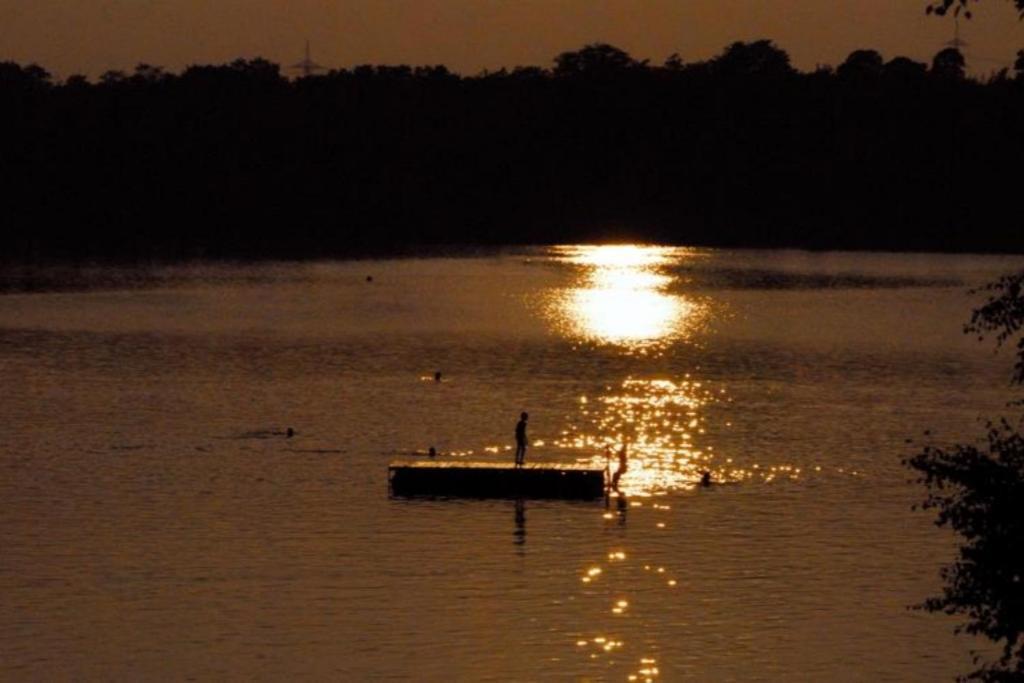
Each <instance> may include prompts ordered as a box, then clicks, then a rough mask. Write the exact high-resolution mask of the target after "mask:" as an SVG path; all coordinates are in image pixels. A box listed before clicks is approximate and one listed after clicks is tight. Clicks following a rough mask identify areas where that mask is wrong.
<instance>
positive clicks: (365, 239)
mask: <svg viewBox="0 0 1024 683" xmlns="http://www.w3.org/2000/svg"><path fill="white" fill-rule="evenodd" d="M1021 159H1024V55H1022V57H1021V59H1019V60H1018V64H1017V69H1016V70H1015V72H1013V73H1007V72H1003V73H1000V74H997V75H995V76H993V77H991V78H989V79H987V80H986V81H984V82H981V81H978V80H974V79H971V78H968V77H966V76H965V73H964V60H963V57H962V56H961V55H960V53H959V52H957V51H956V50H954V49H947V50H943V51H942V52H940V53H939V54H938V55H936V57H935V59H934V60H933V62H932V64H930V65H929V64H923V63H918V62H914V61H912V60H909V59H906V58H896V59H893V60H891V61H888V62H885V61H884V60H883V59H882V57H881V56H880V55H879V54H878V53H876V52H874V51H871V50H862V51H857V52H854V53H853V54H851V55H850V57H849V58H848V59H847V60H846V61H845V62H844V63H843V64H842V65H841V66H839V67H838V68H837V69H835V70H832V69H819V70H817V71H814V72H813V73H801V72H798V71H796V70H794V69H793V68H792V67H791V65H790V62H789V58H788V56H787V55H786V53H785V52H783V51H782V50H780V49H778V48H777V47H775V46H774V45H773V44H772V43H770V42H768V41H758V42H753V43H736V44H734V45H732V46H730V47H728V48H727V49H726V50H725V51H724V52H723V53H722V54H721V55H719V56H718V57H716V58H715V59H712V60H709V61H706V62H698V63H684V62H683V61H682V60H680V59H679V58H678V57H677V56H673V57H670V58H669V59H668V61H666V63H665V64H664V65H661V66H653V65H650V64H648V63H646V62H637V61H635V60H633V59H632V58H631V57H630V56H629V55H628V54H626V53H624V52H622V51H620V50H618V49H616V48H614V47H611V46H607V45H591V46H587V47H585V48H583V49H581V50H579V51H576V52H569V53H565V54H562V55H560V56H559V57H557V58H556V60H555V63H554V66H553V68H551V69H538V68H518V69H515V70H512V71H506V70H502V71H499V72H496V73H484V74H480V75H478V76H474V77H462V76H459V75H456V74H453V73H451V72H449V71H448V70H447V69H445V68H444V67H440V66H439V67H419V68H410V67H404V66H400V67H383V66H377V67H373V66H361V67H356V68H354V69H350V70H339V71H331V72H330V73H327V74H325V75H315V76H309V77H306V78H300V79H297V80H289V79H286V78H284V77H283V76H282V75H281V73H280V71H279V68H278V66H277V65H274V64H271V63H269V62H266V61H263V60H258V59H257V60H251V61H242V60H240V61H236V62H234V63H232V64H229V65H224V66H196V67H191V68H189V69H187V70H185V71H184V72H183V73H181V74H176V75H175V74H168V73H165V72H163V71H162V70H160V69H159V68H154V67H150V66H146V65H141V66H139V67H138V68H137V69H136V71H135V72H134V73H132V74H122V73H118V72H110V73H107V74H105V75H104V76H103V77H102V78H101V79H100V80H99V82H97V83H90V82H89V81H87V80H86V79H84V78H82V77H71V78H68V79H67V80H65V81H64V82H62V83H59V84H57V83H53V82H52V81H51V78H50V76H49V75H48V74H47V73H46V72H45V71H44V70H43V69H41V68H39V67H36V66H28V67H22V66H19V65H16V64H12V63H4V64H0V173H2V178H3V184H2V187H3V190H2V201H3V207H4V223H5V230H4V231H3V238H2V239H3V248H2V252H0V253H2V254H3V256H4V257H5V258H7V259H11V260H19V261H32V260H39V259H51V258H73V259H77V258H96V257H110V258H128V259H134V258H188V257H194V256H206V257H213V258H221V257H232V258H234V257H237V258H251V257H303V256H317V255H340V254H352V253H359V252H367V251H374V250H389V249H394V248H398V247H402V246H408V245H411V244H437V243H472V244H507V243H545V242H566V241H576V240H590V239H600V238H609V237H619V238H625V237H629V238H641V239H651V240H659V241H666V242H675V243H684V244H707V245H746V246H781V245H786V246H805V247H811V248H826V247H827V248H872V249H927V250H1012V251H1021V250H1024V232H1022V230H1021V227H1022V226H1021V219H1020V214H1019V212H1018V207H1019V196H1018V195H1017V192H1018V191H1019V190H1018V186H1019V184H1020V175H1019V165H1020V162H1021Z"/></svg>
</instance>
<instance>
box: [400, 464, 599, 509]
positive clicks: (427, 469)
mask: <svg viewBox="0 0 1024 683" xmlns="http://www.w3.org/2000/svg"><path fill="white" fill-rule="evenodd" d="M388 482H389V486H390V490H391V495H393V496H397V497H400V498H407V497H418V496H438V497H452V498H556V499H577V500H590V499H594V498H601V497H603V496H604V494H605V470H604V469H603V468H601V469H597V468H594V467H592V466H587V465H579V464H551V463H530V464H527V465H523V466H521V467H516V466H515V465H514V464H510V463H508V464H506V463H490V462H434V461H419V462H393V463H391V464H390V465H388Z"/></svg>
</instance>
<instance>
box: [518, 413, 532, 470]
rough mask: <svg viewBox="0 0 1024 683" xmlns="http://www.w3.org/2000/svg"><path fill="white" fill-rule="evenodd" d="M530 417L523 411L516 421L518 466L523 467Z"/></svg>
mask: <svg viewBox="0 0 1024 683" xmlns="http://www.w3.org/2000/svg"><path fill="white" fill-rule="evenodd" d="M529 418H530V416H529V415H527V414H526V413H521V414H520V415H519V422H517V423H516V467H522V466H523V462H524V461H525V460H526V421H527V420H528V419H529Z"/></svg>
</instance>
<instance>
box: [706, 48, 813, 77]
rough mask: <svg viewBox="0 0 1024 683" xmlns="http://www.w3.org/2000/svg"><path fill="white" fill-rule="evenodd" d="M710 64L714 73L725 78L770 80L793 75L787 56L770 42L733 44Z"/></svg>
mask: <svg viewBox="0 0 1024 683" xmlns="http://www.w3.org/2000/svg"><path fill="white" fill-rule="evenodd" d="M712 63H713V65H714V67H715V69H716V71H718V72H719V73H721V74H723V75H726V76H758V77H767V78H772V77H779V76H789V75H791V74H793V73H795V71H794V69H793V67H792V66H790V64H789V55H788V54H786V52H785V50H781V49H779V48H778V47H776V46H775V43H773V42H772V41H770V40H757V41H754V42H752V43H742V42H736V43H733V44H732V45H730V46H729V47H727V48H726V49H725V52H723V53H722V54H721V55H720V56H718V57H717V58H715V59H714V60H713V62H712Z"/></svg>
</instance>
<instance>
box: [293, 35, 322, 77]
mask: <svg viewBox="0 0 1024 683" xmlns="http://www.w3.org/2000/svg"><path fill="white" fill-rule="evenodd" d="M290 68H291V69H295V70H296V71H298V72H299V73H300V74H302V77H303V78H309V77H310V76H312V75H313V74H315V73H317V72H318V71H323V70H324V67H323V66H321V65H319V64H317V63H316V62H314V61H313V58H312V57H311V56H310V54H309V41H308V40H307V41H306V56H305V57H304V58H303V59H302V61H301V62H299V63H297V64H292V65H291V67H290Z"/></svg>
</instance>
